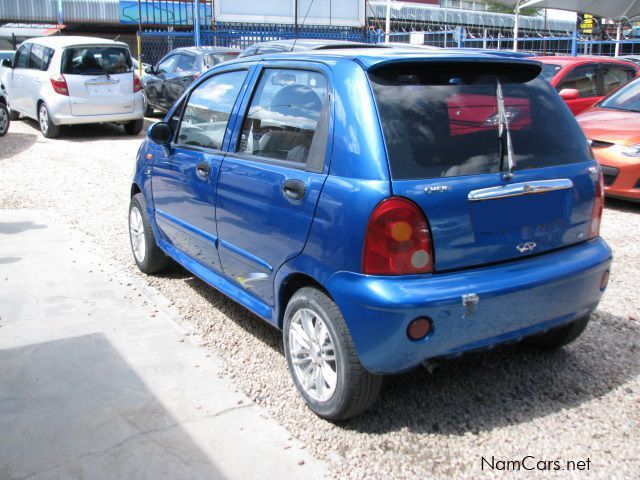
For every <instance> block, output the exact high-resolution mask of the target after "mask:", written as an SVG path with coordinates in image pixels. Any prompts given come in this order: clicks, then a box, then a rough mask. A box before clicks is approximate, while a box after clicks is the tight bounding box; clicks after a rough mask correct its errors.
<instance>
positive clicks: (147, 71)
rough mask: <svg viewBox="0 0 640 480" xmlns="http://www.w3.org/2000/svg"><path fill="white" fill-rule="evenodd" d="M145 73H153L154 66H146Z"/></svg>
mask: <svg viewBox="0 0 640 480" xmlns="http://www.w3.org/2000/svg"><path fill="white" fill-rule="evenodd" d="M144 73H153V67H152V66H151V65H149V66H148V67H146V68H145V69H144Z"/></svg>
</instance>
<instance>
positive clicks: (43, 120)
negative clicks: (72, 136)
mask: <svg viewBox="0 0 640 480" xmlns="http://www.w3.org/2000/svg"><path fill="white" fill-rule="evenodd" d="M38 123H39V124H40V131H41V132H42V135H44V136H45V138H58V136H59V135H60V126H59V125H56V124H54V123H53V120H52V119H51V115H49V110H47V106H46V105H45V104H44V102H42V103H41V104H40V108H38Z"/></svg>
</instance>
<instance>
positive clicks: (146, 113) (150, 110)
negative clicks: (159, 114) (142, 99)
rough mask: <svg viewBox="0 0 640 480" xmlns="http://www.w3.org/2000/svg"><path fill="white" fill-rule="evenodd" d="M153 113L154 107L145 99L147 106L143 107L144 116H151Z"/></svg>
mask: <svg viewBox="0 0 640 480" xmlns="http://www.w3.org/2000/svg"><path fill="white" fill-rule="evenodd" d="M154 113H156V111H155V109H154V108H153V107H152V106H151V105H150V104H149V100H147V107H146V108H145V109H144V116H145V117H152V116H153V114H154Z"/></svg>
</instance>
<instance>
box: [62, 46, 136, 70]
mask: <svg viewBox="0 0 640 480" xmlns="http://www.w3.org/2000/svg"><path fill="white" fill-rule="evenodd" d="M132 71H133V64H132V62H131V54H130V53H129V50H128V49H127V48H123V47H111V46H106V47H73V48H67V49H66V50H65V51H64V54H63V55H62V73H66V74H68V75H96V74H101V73H106V74H109V75H115V74H119V73H129V72H132Z"/></svg>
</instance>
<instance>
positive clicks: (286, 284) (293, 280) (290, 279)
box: [278, 272, 331, 330]
mask: <svg viewBox="0 0 640 480" xmlns="http://www.w3.org/2000/svg"><path fill="white" fill-rule="evenodd" d="M304 287H315V288H317V289H318V290H320V291H321V292H323V293H324V294H325V295H327V296H328V297H329V298H331V295H330V294H329V292H328V291H327V289H326V288H324V287H323V286H322V285H321V284H320V282H318V281H317V280H316V279H315V278H313V277H312V276H310V275H307V274H306V273H301V272H295V273H291V274H289V275H288V276H287V277H286V278H285V279H284V280H283V281H282V283H281V284H280V288H279V290H278V328H279V329H281V330H282V326H283V324H284V312H285V310H286V309H287V304H288V303H289V300H291V297H293V295H294V294H295V293H296V292H297V291H298V290H300V289H301V288H304Z"/></svg>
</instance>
